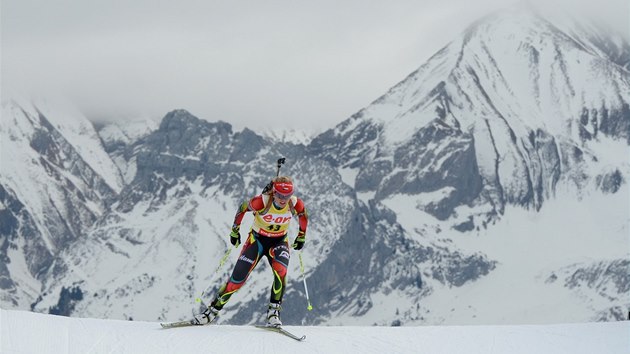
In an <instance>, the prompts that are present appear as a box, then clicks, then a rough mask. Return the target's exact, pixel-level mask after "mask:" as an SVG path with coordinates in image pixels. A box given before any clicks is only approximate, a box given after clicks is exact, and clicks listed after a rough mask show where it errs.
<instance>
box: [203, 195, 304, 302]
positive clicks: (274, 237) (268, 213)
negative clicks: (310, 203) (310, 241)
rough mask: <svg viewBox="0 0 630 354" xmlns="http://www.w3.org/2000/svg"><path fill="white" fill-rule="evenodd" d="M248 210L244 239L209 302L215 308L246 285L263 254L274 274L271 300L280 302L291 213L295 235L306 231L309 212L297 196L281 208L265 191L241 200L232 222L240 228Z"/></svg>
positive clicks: (286, 258)
mask: <svg viewBox="0 0 630 354" xmlns="http://www.w3.org/2000/svg"><path fill="white" fill-rule="evenodd" d="M250 211H251V212H253V213H254V222H253V224H252V227H251V229H250V231H249V233H248V236H247V240H246V241H245V243H244V245H243V248H242V249H241V253H240V256H239V257H238V260H237V261H236V264H235V265H234V270H233V271H232V275H231V276H230V278H229V279H228V281H227V283H225V284H224V285H223V286H222V287H221V288H220V289H219V292H218V294H217V297H216V299H215V300H214V302H213V303H212V306H213V307H214V308H216V309H218V310H220V309H222V308H223V306H224V305H225V304H226V303H227V302H228V300H229V299H230V297H231V296H232V295H233V294H234V293H235V292H236V291H238V290H239V289H240V288H241V287H242V286H243V285H244V284H245V281H246V280H247V278H248V277H249V275H250V274H251V272H252V270H254V268H256V265H257V264H258V262H259V261H260V259H261V258H262V256H265V257H267V261H268V262H269V264H270V265H271V269H272V271H273V275H274V278H273V284H272V286H271V296H270V302H271V303H277V304H280V303H281V302H282V296H283V295H284V291H285V285H286V281H285V277H286V275H287V268H288V266H289V258H290V251H289V243H288V240H287V237H288V236H287V231H288V228H289V224H290V222H291V220H293V218H294V216H297V219H298V222H299V233H298V234H299V235H302V237H304V235H305V234H306V227H307V225H308V214H307V212H306V208H305V207H304V202H303V201H302V200H301V199H299V198H297V197H296V196H292V197H291V199H290V201H289V202H288V203H286V204H285V206H284V207H278V206H277V205H276V203H274V201H273V198H272V197H271V196H269V195H264V194H263V195H257V196H255V197H253V198H252V199H250V200H249V201H244V202H243V203H242V204H241V206H240V207H239V209H238V211H237V212H236V216H235V217H234V225H235V226H239V227H240V224H241V222H242V220H243V217H244V216H245V213H247V212H250Z"/></svg>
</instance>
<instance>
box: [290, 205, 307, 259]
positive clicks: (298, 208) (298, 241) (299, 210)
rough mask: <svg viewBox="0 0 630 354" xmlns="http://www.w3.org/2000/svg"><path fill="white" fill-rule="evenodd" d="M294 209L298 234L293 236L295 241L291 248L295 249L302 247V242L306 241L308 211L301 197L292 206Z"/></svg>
mask: <svg viewBox="0 0 630 354" xmlns="http://www.w3.org/2000/svg"><path fill="white" fill-rule="evenodd" d="M293 208H294V209H295V213H296V214H297V217H298V223H299V230H298V234H297V236H296V237H295V241H294V242H293V248H294V249H296V250H300V249H302V247H304V242H306V227H307V226H308V212H307V211H306V207H305V206H304V202H303V201H302V200H301V199H298V200H297V202H296V203H295V206H294V207H293Z"/></svg>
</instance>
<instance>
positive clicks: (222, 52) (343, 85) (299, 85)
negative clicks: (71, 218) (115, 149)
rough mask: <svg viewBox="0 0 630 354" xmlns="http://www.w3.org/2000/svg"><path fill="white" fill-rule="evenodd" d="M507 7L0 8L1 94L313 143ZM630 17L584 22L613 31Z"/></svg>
mask: <svg viewBox="0 0 630 354" xmlns="http://www.w3.org/2000/svg"><path fill="white" fill-rule="evenodd" d="M558 1H560V0H558ZM562 1H565V0H562ZM566 1H568V3H570V4H576V3H577V2H576V1H569V0H566ZM515 2H516V0H514V1H512V0H475V1H468V0H424V1H420V0H413V1H411V0H410V1H360V0H350V1H347V0H346V1H340V0H336V1H329V0H318V1H300V0H291V1H289V0H287V1H260V0H259V1H211V0H198V1H195V0H178V1H170V0H169V1H161V0H133V1H131V0H72V1H71V0H2V3H1V6H2V8H1V10H2V14H1V16H2V18H1V21H2V22H1V26H2V48H1V49H2V88H3V92H9V91H11V90H7V89H11V88H14V87H17V86H21V87H22V89H23V90H27V91H28V90H34V89H38V90H40V89H51V88H52V89H54V90H56V91H62V92H68V94H69V95H71V96H72V99H73V100H74V101H75V102H76V103H77V104H79V105H80V106H82V107H83V108H84V109H85V111H86V112H87V113H88V115H90V116H93V117H94V116H103V117H113V116H134V115H145V116H151V117H156V118H157V117H160V118H161V117H162V116H164V115H165V114H166V113H167V112H168V111H170V110H173V109H177V108H184V109H187V110H189V111H190V112H191V113H193V114H195V115H196V116H198V117H199V118H203V119H207V120H210V121H216V120H223V121H227V122H229V123H231V124H233V125H234V126H235V128H236V129H240V128H242V127H244V126H248V127H250V128H253V129H256V128H260V127H275V126H278V127H287V128H298V129H305V130H315V131H322V130H325V129H328V128H331V127H333V126H334V125H335V124H337V123H339V122H341V121H342V120H344V119H346V118H348V117H349V116H350V115H351V114H353V113H355V112H357V111H358V110H359V109H361V108H363V107H365V106H366V105H368V104H369V103H370V102H372V101H373V100H374V99H376V98H378V97H379V96H380V95H381V94H383V93H385V92H386V91H387V90H388V89H389V88H390V87H391V86H393V85H395V84H396V83H398V82H399V81H401V80H402V79H404V78H405V77H406V76H407V75H408V74H409V73H411V72H412V71H414V70H415V69H417V68H418V67H419V66H420V65H422V64H423V63H424V62H425V61H426V60H427V59H428V58H429V57H430V56H431V55H432V54H434V53H435V52H436V51H437V50H439V49H440V48H442V47H443V46H445V45H446V44H447V43H448V42H449V41H450V40H452V39H453V38H455V37H456V36H457V35H459V34H460V33H461V32H462V31H463V30H464V29H465V28H466V27H467V26H468V25H469V24H470V23H471V22H473V21H474V20H476V19H478V18H479V17H481V16H483V15H485V14H487V13H490V12H492V11H496V10H497V9H500V8H504V7H507V6H510V4H513V3H515ZM589 2H592V1H584V3H585V4H586V3H589ZM629 3H630V1H627V0H604V1H601V0H600V1H598V2H597V4H595V5H594V6H593V7H592V8H589V11H591V10H592V9H599V10H602V9H606V13H609V14H611V15H610V16H612V17H611V21H615V22H617V23H621V24H622V26H623V25H625V24H626V23H627V17H628V15H627V14H628V13H629V10H630V8H629V6H628V4H629ZM571 6H574V5H571ZM602 11H603V10H602ZM619 14H623V15H619ZM613 17H614V18H613ZM626 29H628V30H629V31H630V28H629V27H626Z"/></svg>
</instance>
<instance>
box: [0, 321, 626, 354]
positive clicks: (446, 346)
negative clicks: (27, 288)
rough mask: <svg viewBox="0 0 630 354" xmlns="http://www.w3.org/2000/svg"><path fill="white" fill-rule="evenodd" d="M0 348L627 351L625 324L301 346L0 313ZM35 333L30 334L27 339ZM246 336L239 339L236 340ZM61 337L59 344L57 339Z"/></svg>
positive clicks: (375, 333) (385, 330)
mask: <svg viewBox="0 0 630 354" xmlns="http://www.w3.org/2000/svg"><path fill="white" fill-rule="evenodd" d="M0 321H2V324H3V326H2V328H1V332H0V338H2V342H1V343H0V349H2V352H3V353H5V354H14V353H15V354H17V353H41V354H45V353H94V354H97V353H109V354H111V353H137V354H141V353H151V354H157V353H179V352H182V353H190V352H197V351H199V349H200V348H206V349H207V351H209V352H219V353H221V352H226V351H235V352H237V353H244V352H247V353H269V352H273V353H295V352H300V353H343V352H349V353H355V352H361V353H417V352H418V348H422V351H424V352H428V353H451V354H456V353H466V354H474V353H489V352H496V353H512V354H518V353H527V354H529V353H538V354H547V353H549V354H565V353H566V354H569V353H570V354H582V353H584V354H591V353H607V354H622V353H627V352H628V346H627V344H628V333H629V330H630V322H627V321H626V322H612V323H582V324H555V325H538V326H439V327H431V326H423V327H350V326H348V327H332V326H319V327H307V326H299V327H298V326H296V327H289V330H291V331H294V332H296V333H300V334H305V335H306V340H305V341H304V342H296V341H294V340H292V339H289V338H286V337H283V336H280V335H278V334H275V333H271V332H267V331H263V330H260V329H257V328H254V327H250V326H212V327H194V328H186V329H172V330H160V329H159V324H157V323H156V322H138V321H133V322H132V321H120V320H97V319H85V318H68V317H60V316H52V315H42V314H36V313H28V312H20V311H6V310H0ZM33 333H37V336H33ZM243 338H247V341H244V340H242V339H243ZM60 339H61V340H60Z"/></svg>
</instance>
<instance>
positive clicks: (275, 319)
mask: <svg viewBox="0 0 630 354" xmlns="http://www.w3.org/2000/svg"><path fill="white" fill-rule="evenodd" d="M280 310H282V307H280V304H274V303H270V304H269V310H267V327H280V326H282V321H280Z"/></svg>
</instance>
